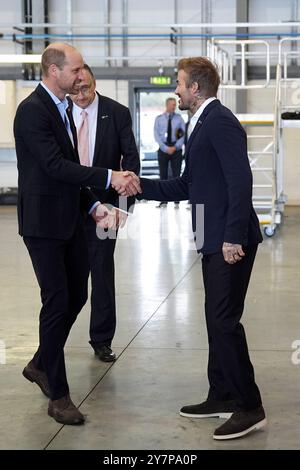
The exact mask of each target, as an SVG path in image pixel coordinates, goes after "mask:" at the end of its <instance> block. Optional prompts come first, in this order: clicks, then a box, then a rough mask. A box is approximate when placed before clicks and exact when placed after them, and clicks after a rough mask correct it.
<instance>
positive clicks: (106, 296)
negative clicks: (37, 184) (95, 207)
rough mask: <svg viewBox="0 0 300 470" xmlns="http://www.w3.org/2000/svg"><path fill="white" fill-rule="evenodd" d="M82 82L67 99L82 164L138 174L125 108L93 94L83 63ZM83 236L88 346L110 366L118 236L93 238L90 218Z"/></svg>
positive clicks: (107, 197) (114, 201) (113, 197)
mask: <svg viewBox="0 0 300 470" xmlns="http://www.w3.org/2000/svg"><path fill="white" fill-rule="evenodd" d="M82 77H83V78H82V80H81V82H80V84H79V86H78V93H77V94H74V95H70V98H71V99H72V101H71V100H70V107H71V109H72V113H73V118H74V122H75V125H76V128H77V135H78V152H79V157H80V160H81V163H82V164H83V165H87V166H91V167H93V168H97V167H101V168H112V169H113V170H120V169H121V168H122V169H123V170H131V171H133V172H134V173H135V174H139V171H140V158H139V154H138V150H137V147H136V143H135V139H134V135H133V131H132V121H131V116H130V112H129V109H128V108H127V107H125V106H123V105H121V104H120V103H118V102H117V101H114V100H112V99H110V98H108V97H106V96H103V95H100V94H99V93H98V92H97V91H96V80H95V77H94V75H93V72H92V70H91V69H90V67H89V66H88V65H87V64H84V67H83V70H82ZM93 192H94V193H95V194H96V196H97V197H98V199H99V201H101V203H104V204H109V205H110V206H114V207H116V206H118V205H119V196H118V193H117V192H116V191H115V190H114V189H113V188H110V189H109V190H108V191H103V190H100V189H99V190H98V189H94V190H93ZM121 199H123V200H122V209H123V210H125V211H128V210H129V208H130V207H131V209H133V204H134V201H135V198H133V197H129V198H121ZM124 199H125V200H124ZM118 216H119V218H124V219H125V218H126V215H124V212H120V211H118ZM124 222H125V220H124ZM85 233H86V236H87V242H88V251H89V268H90V273H91V281H92V291H91V317H90V344H91V346H92V348H93V349H94V351H95V354H96V355H97V357H98V358H99V359H100V360H102V361H105V362H112V361H114V360H115V359H116V354H115V353H114V352H113V351H112V349H111V343H112V340H113V337H114V333H115V329H116V300H115V268H114V251H115V246H116V236H117V233H114V234H113V233H112V232H111V231H110V232H109V233H108V236H107V237H106V238H104V239H103V238H98V236H97V233H96V231H95V224H94V223H93V220H92V219H91V218H90V217H88V218H86V221H85ZM111 235H113V236H111Z"/></svg>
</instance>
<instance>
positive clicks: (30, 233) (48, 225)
mask: <svg viewBox="0 0 300 470" xmlns="http://www.w3.org/2000/svg"><path fill="white" fill-rule="evenodd" d="M41 65H42V73H43V79H42V82H41V83H40V84H39V85H38V86H37V88H36V89H35V90H34V92H33V93H32V94H31V95H30V96H29V97H28V98H26V99H25V100H24V101H22V103H21V104H20V105H19V107H18V109H17V113H16V117H15V122H14V134H15V141H16V152H17V160H18V170H19V200H18V220H19V234H20V235H21V236H22V237H23V240H24V243H25V245H26V247H27V250H28V252H29V255H30V258H31V261H32V265H33V268H34V271H35V275H36V278H37V281H38V283H39V287H40V292H41V302H42V308H41V311H40V324H39V337H40V344H39V348H38V350H37V352H36V354H35V355H34V357H33V359H32V360H31V361H30V362H29V363H28V365H27V366H26V367H25V369H24V371H23V375H24V377H25V378H27V379H28V380H30V381H31V382H34V383H36V384H37V385H38V386H39V387H40V389H41V390H42V392H43V393H44V394H45V395H46V396H47V397H48V398H49V399H50V401H49V407H48V414H49V415H50V416H51V417H53V418H54V419H55V420H56V421H58V422H59V423H62V424H71V425H75V424H82V423H84V416H83V415H82V414H81V412H80V411H79V410H78V408H77V407H76V406H75V405H74V404H73V402H72V400H71V398H70V394H69V386H68V382H67V377H66V369H65V359H64V345H65V343H66V340H67V338H68V335H69V332H70V329H71V327H72V325H73V323H74V321H75V320H76V317H77V315H78V313H79V312H80V310H81V309H82V307H83V305H84V304H85V302H86V300H87V280H88V273H89V266H88V252H87V246H86V241H85V234H84V230H83V221H82V219H83V217H82V211H81V208H82V209H83V210H84V211H85V212H86V213H87V214H89V216H91V217H93V218H94V219H95V221H96V222H100V221H101V220H102V219H103V217H105V215H106V208H105V207H104V206H102V205H101V204H100V202H99V201H98V199H97V197H96V196H95V195H94V194H93V192H92V191H91V190H90V188H92V187H95V188H97V189H99V190H105V189H108V188H109V187H110V186H113V187H117V188H118V189H119V190H120V186H123V187H127V188H128V189H129V192H130V194H131V195H134V194H136V192H138V191H139V184H138V179H137V178H136V176H135V175H134V174H133V173H131V172H117V171H112V170H110V169H105V168H97V167H87V166H82V165H80V162H79V156H78V151H77V137H76V129H75V126H74V123H73V120H72V117H71V114H70V112H69V110H68V102H67V100H66V99H65V96H66V94H67V93H74V92H75V93H76V90H77V87H78V85H79V83H80V80H81V79H82V68H83V59H82V57H81V55H80V53H79V52H78V51H77V50H76V49H75V48H74V47H72V46H70V45H67V44H60V43H56V44H53V45H50V46H48V47H47V48H46V49H45V51H44V52H43V55H42V64H41ZM95 229H96V227H95Z"/></svg>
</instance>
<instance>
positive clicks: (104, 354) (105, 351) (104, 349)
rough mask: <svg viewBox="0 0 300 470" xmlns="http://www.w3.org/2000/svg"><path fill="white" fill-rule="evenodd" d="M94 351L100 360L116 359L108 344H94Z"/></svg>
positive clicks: (112, 360) (110, 360)
mask: <svg viewBox="0 0 300 470" xmlns="http://www.w3.org/2000/svg"><path fill="white" fill-rule="evenodd" d="M94 351H95V354H96V356H98V357H99V359H100V361H103V362H114V361H115V360H116V359H117V358H116V355H115V353H114V352H113V351H112V350H111V348H110V347H109V346H106V345H104V346H95V347H94Z"/></svg>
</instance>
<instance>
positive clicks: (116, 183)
mask: <svg viewBox="0 0 300 470" xmlns="http://www.w3.org/2000/svg"><path fill="white" fill-rule="evenodd" d="M111 185H112V187H113V188H114V189H115V190H116V191H117V192H118V193H119V195H120V196H135V195H136V194H138V193H141V192H142V190H141V185H140V179H139V177H138V176H136V174H135V173H133V172H132V171H113V172H112V175H111Z"/></svg>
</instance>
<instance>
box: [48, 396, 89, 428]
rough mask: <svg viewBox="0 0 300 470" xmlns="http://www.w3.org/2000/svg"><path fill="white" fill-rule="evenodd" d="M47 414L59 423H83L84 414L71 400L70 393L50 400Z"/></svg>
mask: <svg viewBox="0 0 300 470" xmlns="http://www.w3.org/2000/svg"><path fill="white" fill-rule="evenodd" d="M48 415H49V416H51V417H52V418H54V419H55V421H57V422H58V423H61V424H75V425H76V424H83V423H84V416H83V415H82V414H81V413H80V411H79V410H78V408H76V406H75V405H74V403H73V402H72V400H71V398H70V395H69V394H68V395H66V396H64V397H62V398H59V399H58V400H53V401H52V400H50V401H49V407H48Z"/></svg>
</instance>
